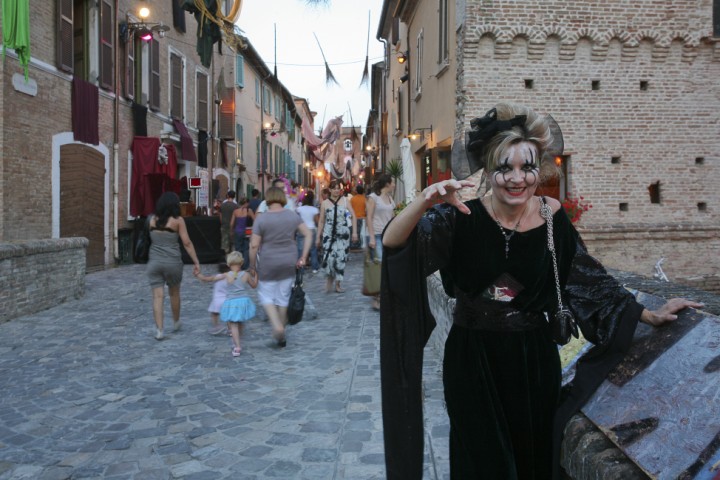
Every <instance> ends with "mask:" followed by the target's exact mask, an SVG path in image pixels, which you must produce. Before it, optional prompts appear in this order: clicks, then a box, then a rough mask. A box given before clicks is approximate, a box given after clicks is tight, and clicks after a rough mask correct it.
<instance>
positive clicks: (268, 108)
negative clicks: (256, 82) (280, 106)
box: [263, 85, 272, 114]
mask: <svg viewBox="0 0 720 480" xmlns="http://www.w3.org/2000/svg"><path fill="white" fill-rule="evenodd" d="M263 104H264V105H263V109H265V113H268V114H270V113H272V95H271V94H270V89H269V88H268V87H267V86H265V85H263Z"/></svg>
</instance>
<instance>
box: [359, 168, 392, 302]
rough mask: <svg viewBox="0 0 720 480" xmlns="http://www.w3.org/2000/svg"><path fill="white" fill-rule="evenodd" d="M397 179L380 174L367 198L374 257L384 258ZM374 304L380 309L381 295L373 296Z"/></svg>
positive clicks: (369, 229) (369, 244)
mask: <svg viewBox="0 0 720 480" xmlns="http://www.w3.org/2000/svg"><path fill="white" fill-rule="evenodd" d="M394 191H395V179H394V178H393V177H391V176H390V175H388V174H382V175H380V176H379V177H378V178H377V180H376V181H375V184H374V185H373V193H371V194H370V195H369V196H368V199H367V217H366V221H367V232H368V238H367V244H368V248H369V250H370V255H371V256H372V257H373V258H376V259H378V260H382V233H383V230H385V226H386V225H387V224H388V223H389V222H390V220H392V218H393V216H395V200H393V197H392V195H393V192H394ZM372 306H373V308H374V309H375V310H379V309H380V297H379V295H376V296H375V297H373V303H372Z"/></svg>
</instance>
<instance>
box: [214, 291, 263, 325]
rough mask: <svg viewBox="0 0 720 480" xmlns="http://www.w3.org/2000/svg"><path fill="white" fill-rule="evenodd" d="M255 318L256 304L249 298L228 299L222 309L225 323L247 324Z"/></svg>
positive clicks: (221, 316)
mask: <svg viewBox="0 0 720 480" xmlns="http://www.w3.org/2000/svg"><path fill="white" fill-rule="evenodd" d="M254 316H255V303H253V301H252V300H251V299H250V298H248V297H240V298H228V299H227V300H225V302H224V303H223V306H222V309H220V320H221V321H223V322H247V321H248V320H250V319H251V318H253V317H254Z"/></svg>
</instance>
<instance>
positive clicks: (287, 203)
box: [255, 178, 295, 216]
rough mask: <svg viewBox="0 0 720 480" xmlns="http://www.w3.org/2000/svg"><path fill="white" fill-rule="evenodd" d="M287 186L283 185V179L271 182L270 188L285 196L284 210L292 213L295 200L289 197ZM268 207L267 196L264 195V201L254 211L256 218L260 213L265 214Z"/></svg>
mask: <svg viewBox="0 0 720 480" xmlns="http://www.w3.org/2000/svg"><path fill="white" fill-rule="evenodd" d="M288 185H289V184H287V183H285V179H283V178H276V179H275V180H273V181H272V186H273V187H275V188H279V189H280V190H282V192H283V195H285V209H287V210H292V211H293V212H294V211H295V200H293V199H292V198H291V197H290V194H289V193H288V191H287V189H288ZM268 207H269V204H268V202H267V195H266V196H265V200H263V201H262V202H260V205H258V208H257V210H256V211H255V214H256V216H257V215H259V214H261V213H265V212H267V210H268Z"/></svg>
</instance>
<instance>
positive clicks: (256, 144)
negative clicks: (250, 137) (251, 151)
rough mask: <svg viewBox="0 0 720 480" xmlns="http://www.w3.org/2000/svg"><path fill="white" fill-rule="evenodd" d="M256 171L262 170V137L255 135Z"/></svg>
mask: <svg viewBox="0 0 720 480" xmlns="http://www.w3.org/2000/svg"><path fill="white" fill-rule="evenodd" d="M255 158H256V159H257V160H256V163H255V171H257V172H260V137H255Z"/></svg>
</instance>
